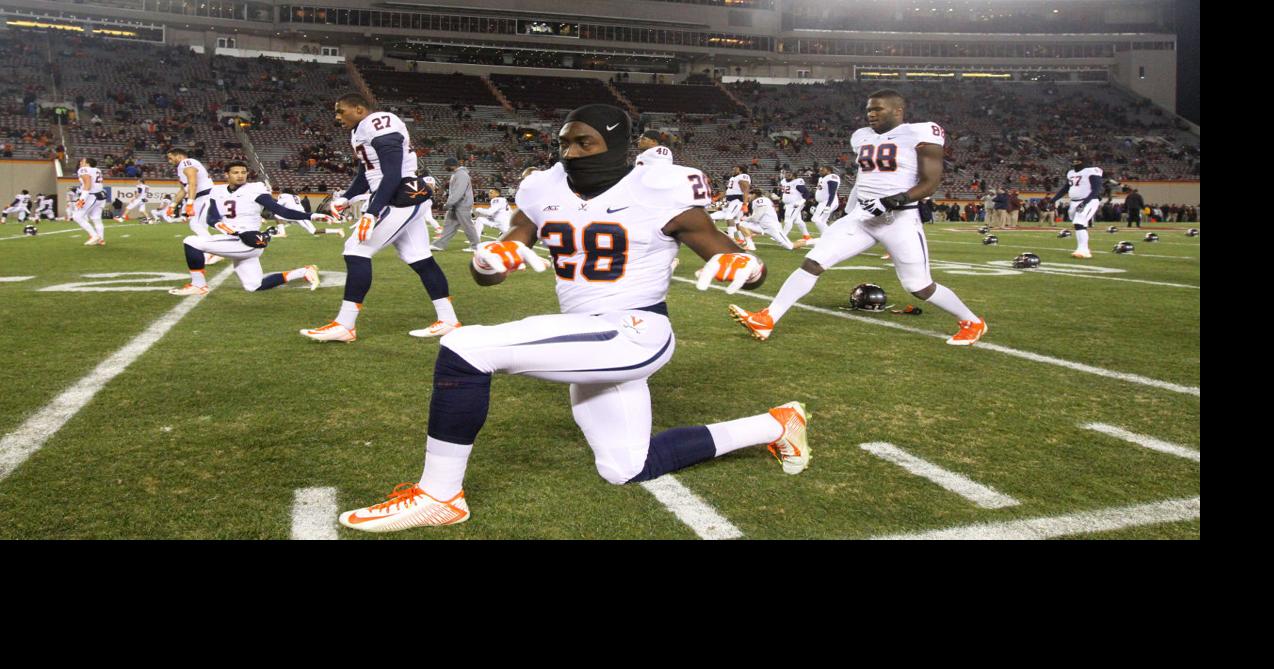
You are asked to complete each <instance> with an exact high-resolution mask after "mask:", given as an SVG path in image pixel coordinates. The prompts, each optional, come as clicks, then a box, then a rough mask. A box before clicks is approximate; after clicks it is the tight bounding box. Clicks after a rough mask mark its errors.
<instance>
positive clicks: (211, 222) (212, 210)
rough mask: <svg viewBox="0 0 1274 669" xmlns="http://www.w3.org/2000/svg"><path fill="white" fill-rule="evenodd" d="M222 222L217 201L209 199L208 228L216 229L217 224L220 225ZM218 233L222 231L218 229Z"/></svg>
mask: <svg viewBox="0 0 1274 669" xmlns="http://www.w3.org/2000/svg"><path fill="white" fill-rule="evenodd" d="M220 222H221V210H219V209H217V201H216V200H213V199H211V198H209V199H208V227H210V228H216V227H217V223H220ZM217 232H221V230H219V229H218V230H217Z"/></svg>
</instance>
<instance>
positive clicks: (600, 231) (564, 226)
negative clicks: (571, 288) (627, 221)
mask: <svg viewBox="0 0 1274 669" xmlns="http://www.w3.org/2000/svg"><path fill="white" fill-rule="evenodd" d="M581 233H582V234H581V235H580V239H579V241H578V244H579V245H582V246H583V247H584V262H583V267H582V268H581V267H578V265H580V263H574V262H565V259H566V258H570V257H571V256H574V255H575V254H576V253H577V252H578V251H579V246H577V242H576V239H575V226H574V225H572V224H571V223H570V222H569V221H549V222H547V223H545V224H544V225H543V226H541V227H540V238H541V239H543V240H544V245H545V246H547V247H548V249H549V253H550V254H551V255H552V256H553V271H554V272H557V276H558V278H560V279H565V280H567V281H574V280H575V274H576V272H577V271H578V272H579V273H581V274H583V275H584V279H585V280H587V281H618V280H619V279H620V278H621V277H623V276H624V266H625V265H627V264H628V231H627V230H625V229H624V226H622V225H620V224H618V223H603V222H594V223H589V224H588V225H586V226H584V228H583V230H581Z"/></svg>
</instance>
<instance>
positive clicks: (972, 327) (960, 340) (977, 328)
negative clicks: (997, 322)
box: [947, 319, 991, 346]
mask: <svg viewBox="0 0 1274 669" xmlns="http://www.w3.org/2000/svg"><path fill="white" fill-rule="evenodd" d="M959 325H960V331H959V332H957V333H955V334H953V335H951V338H950V339H948V340H947V343H948V344H951V345H952V346H972V345H973V343H974V342H976V341H977V340H979V339H981V338H982V335H984V334H986V333H987V331H988V330H990V329H991V328H990V326H988V325H987V324H986V319H979V320H976V321H959Z"/></svg>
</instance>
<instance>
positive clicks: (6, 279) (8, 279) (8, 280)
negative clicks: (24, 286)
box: [0, 276, 35, 283]
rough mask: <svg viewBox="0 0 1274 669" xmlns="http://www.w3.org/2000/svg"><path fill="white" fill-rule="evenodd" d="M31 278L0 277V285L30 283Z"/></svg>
mask: <svg viewBox="0 0 1274 669" xmlns="http://www.w3.org/2000/svg"><path fill="white" fill-rule="evenodd" d="M34 278H35V277H33V276H0V283H18V282H19V281H30V280H31V279H34Z"/></svg>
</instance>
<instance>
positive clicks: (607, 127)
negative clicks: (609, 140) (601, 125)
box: [606, 123, 619, 132]
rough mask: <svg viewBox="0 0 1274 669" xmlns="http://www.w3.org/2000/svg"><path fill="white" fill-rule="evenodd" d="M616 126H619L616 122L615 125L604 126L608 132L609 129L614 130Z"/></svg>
mask: <svg viewBox="0 0 1274 669" xmlns="http://www.w3.org/2000/svg"><path fill="white" fill-rule="evenodd" d="M618 127H619V124H618V123H616V124H615V125H608V126H606V132H610V131H611V130H614V129H615V128H618Z"/></svg>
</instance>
